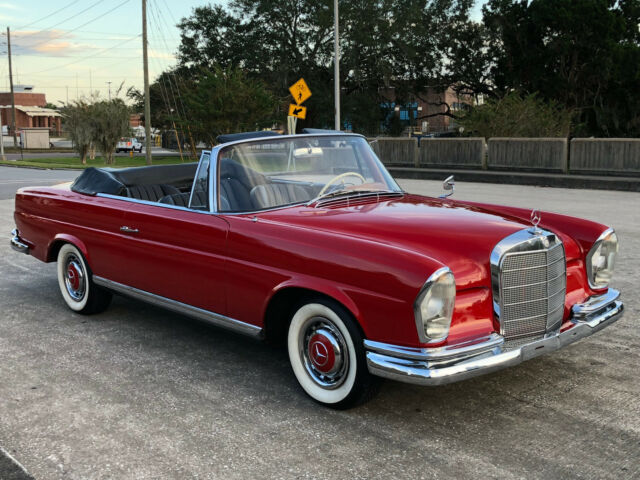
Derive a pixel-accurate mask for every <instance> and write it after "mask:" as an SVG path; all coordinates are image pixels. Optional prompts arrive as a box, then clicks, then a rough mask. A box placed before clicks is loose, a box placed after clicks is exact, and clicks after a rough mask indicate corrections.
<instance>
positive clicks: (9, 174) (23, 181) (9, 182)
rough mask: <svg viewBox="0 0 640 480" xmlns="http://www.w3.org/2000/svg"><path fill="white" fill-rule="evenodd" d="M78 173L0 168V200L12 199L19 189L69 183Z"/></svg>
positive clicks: (76, 171)
mask: <svg viewBox="0 0 640 480" xmlns="http://www.w3.org/2000/svg"><path fill="white" fill-rule="evenodd" d="M80 173H81V172H80V171H79V170H39V169H33V168H15V167H2V166H0V200H5V199H8V198H13V197H14V196H15V194H16V191H17V190H18V189H19V188H21V187H28V186H43V185H55V184H56V183H62V182H70V181H72V180H74V179H75V178H76V177H77V176H78V175H80Z"/></svg>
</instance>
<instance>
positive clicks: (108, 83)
mask: <svg viewBox="0 0 640 480" xmlns="http://www.w3.org/2000/svg"><path fill="white" fill-rule="evenodd" d="M107 85H109V101H111V82H107Z"/></svg>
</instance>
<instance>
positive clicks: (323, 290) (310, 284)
mask: <svg viewBox="0 0 640 480" xmlns="http://www.w3.org/2000/svg"><path fill="white" fill-rule="evenodd" d="M287 288H303V289H305V290H311V291H314V292H318V293H320V294H322V295H326V296H327V297H330V298H332V299H334V300H335V301H337V302H338V303H340V304H342V305H343V306H344V307H345V308H346V309H347V310H349V311H350V312H351V314H352V315H353V316H354V317H355V318H356V319H357V320H358V323H360V324H361V325H362V318H361V317H362V315H361V312H360V309H359V308H358V306H357V305H356V302H355V301H354V300H353V299H352V298H351V297H350V296H349V294H348V293H346V292H345V291H344V289H343V288H340V285H339V284H335V283H334V282H330V281H323V280H322V279H319V278H311V277H309V278H307V277H304V276H300V277H298V276H297V277H294V278H291V279H289V280H287V281H285V282H282V283H280V284H279V285H277V286H276V287H275V288H274V289H273V290H272V291H271V293H270V294H269V296H268V298H267V299H266V301H265V303H264V305H263V307H262V313H263V318H264V314H265V313H266V311H267V307H268V305H269V303H270V302H271V300H272V299H273V298H274V297H275V296H276V295H277V294H278V293H279V292H281V291H283V290H285V289H287Z"/></svg>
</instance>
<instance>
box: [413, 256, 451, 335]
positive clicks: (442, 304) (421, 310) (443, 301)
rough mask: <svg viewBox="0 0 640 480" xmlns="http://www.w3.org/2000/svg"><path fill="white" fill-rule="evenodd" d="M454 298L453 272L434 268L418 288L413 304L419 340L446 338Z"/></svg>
mask: <svg viewBox="0 0 640 480" xmlns="http://www.w3.org/2000/svg"><path fill="white" fill-rule="evenodd" d="M455 299H456V282H455V279H454V277H453V273H451V270H449V269H448V268H447V267H443V268H440V269H439V270H436V272H434V273H433V275H431V276H430V277H429V279H428V280H427V282H426V283H425V284H424V286H423V287H422V290H420V293H419V294H418V297H417V298H416V301H415V304H414V313H415V317H416V325H417V327H418V336H419V337H420V341H421V342H424V343H429V342H440V341H442V340H444V339H445V338H447V336H448V335H449V327H450V326H451V317H452V316H453V307H454V304H455Z"/></svg>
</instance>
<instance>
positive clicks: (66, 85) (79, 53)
mask: <svg viewBox="0 0 640 480" xmlns="http://www.w3.org/2000/svg"><path fill="white" fill-rule="evenodd" d="M207 3H226V2H224V1H222V2H208V1H207V0H179V1H175V0H147V25H148V27H147V28H148V35H149V75H150V77H151V80H152V81H153V78H154V77H155V76H156V75H158V74H159V73H161V72H162V71H163V70H165V69H166V68H167V67H168V66H170V65H173V64H174V63H175V57H174V54H175V52H176V50H177V46H178V44H179V31H178V29H177V28H176V27H175V25H176V23H177V22H178V21H179V20H180V19H181V18H183V17H185V16H188V15H189V14H190V13H191V11H192V9H193V7H195V6H199V5H203V4H207ZM479 3H481V2H479ZM475 16H479V7H476V9H475V11H474V17H475ZM7 26H8V27H10V28H11V50H12V59H13V75H14V85H15V84H26V85H34V86H35V89H34V90H35V91H38V92H44V93H45V94H46V95H47V101H49V102H51V103H56V104H57V103H58V102H66V101H67V100H69V101H71V100H75V99H76V98H77V97H82V96H88V95H89V94H90V92H92V91H93V92H96V91H97V92H99V93H100V95H101V96H103V97H105V98H106V97H107V96H108V91H109V84H108V83H107V82H111V92H112V95H115V91H116V90H117V88H118V87H119V86H120V84H124V88H123V92H122V93H121V95H124V92H125V91H126V89H127V88H128V87H129V86H135V87H137V88H140V89H142V83H143V80H142V39H141V33H142V11H141V0H58V1H57V2H52V1H51V0H28V1H25V0H0V27H2V28H1V29H0V33H1V35H0V91H9V67H8V62H7V55H6V52H7V45H6V41H7V37H6V27H7Z"/></svg>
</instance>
